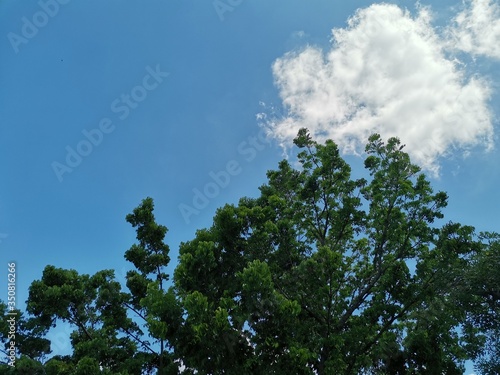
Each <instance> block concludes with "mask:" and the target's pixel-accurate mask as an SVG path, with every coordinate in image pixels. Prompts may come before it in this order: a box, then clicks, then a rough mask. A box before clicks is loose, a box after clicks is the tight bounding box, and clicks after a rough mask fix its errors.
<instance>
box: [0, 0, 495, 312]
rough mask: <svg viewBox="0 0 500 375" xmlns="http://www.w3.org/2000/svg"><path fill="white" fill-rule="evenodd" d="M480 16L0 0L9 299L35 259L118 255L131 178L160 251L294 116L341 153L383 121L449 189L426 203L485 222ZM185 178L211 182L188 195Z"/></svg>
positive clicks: (229, 189) (237, 4) (2, 233)
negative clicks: (152, 218) (157, 232)
mask: <svg viewBox="0 0 500 375" xmlns="http://www.w3.org/2000/svg"><path fill="white" fill-rule="evenodd" d="M44 4H45V5H44ZM54 4H57V6H54ZM231 4H232V5H231ZM349 20H350V21H349ZM499 20H500V6H499V4H498V2H495V1H491V2H488V1H479V0H475V1H473V2H468V1H467V2H465V3H461V2H458V1H439V2H438V1H427V2H420V3H416V2H413V1H395V2H387V3H383V4H382V3H374V2H371V1H355V2H350V3H347V2H340V1H331V0H317V1H314V2H310V1H304V0H302V1H299V0H276V1H273V2H269V1H264V0H254V1H249V0H232V1H230V0H221V1H206V2H200V1H195V0H182V1H181V0H172V1H153V0H152V1H148V2H144V1H142V2H140V1H129V2H123V1H120V2H119V1H106V2H102V1H101V2H99V1H86V2H83V3H82V2H77V1H70V0H65V1H62V0H60V1H58V2H54V1H52V0H50V1H49V0H47V1H44V0H42V1H41V2H37V1H23V2H19V1H14V0H0V35H1V39H0V132H1V133H0V153H1V154H0V172H1V174H2V176H3V183H2V184H1V185H0V241H1V242H0V260H1V261H2V262H3V264H6V263H7V262H8V261H9V260H15V261H16V262H17V269H18V271H17V272H18V300H19V304H20V305H21V306H22V305H23V302H24V300H26V298H27V288H28V286H29V284H30V283H31V282H32V281H33V280H34V279H38V278H40V276H41V272H42V270H43V268H44V267H45V266H46V265H47V264H53V265H56V266H58V267H64V268H74V269H77V270H78V271H79V272H82V273H93V272H95V271H97V270H100V269H105V268H114V269H116V270H117V273H118V274H120V273H121V272H122V270H124V267H127V264H126V262H125V261H124V260H123V253H124V252H125V251H126V250H127V249H128V248H129V247H130V246H131V245H132V244H133V243H134V240H135V233H134V230H133V228H131V227H130V226H129V224H128V223H126V222H125V215H126V214H128V213H130V212H131V211H132V209H133V208H134V207H136V206H137V205H138V204H139V203H140V201H141V200H142V199H143V198H145V197H147V196H151V197H153V198H154V200H155V205H156V216H157V219H158V221H159V222H160V223H162V224H164V225H166V226H167V227H168V228H169V233H168V235H167V242H168V243H169V245H170V247H171V255H172V259H173V262H172V267H171V268H172V269H173V267H174V266H175V262H176V257H177V249H178V244H179V243H180V242H181V241H187V240H189V239H191V238H193V235H194V233H195V231H196V229H199V228H203V227H206V226H209V225H210V223H211V218H212V216H213V214H214V212H215V210H216V208H217V207H220V206H222V205H223V204H225V203H228V202H229V203H235V202H237V200H238V199H239V198H240V197H242V196H256V195H257V193H258V189H257V188H258V186H259V185H261V184H262V183H264V182H265V173H266V171H267V170H269V169H273V168H276V166H277V163H278V161H279V160H281V159H282V157H283V155H284V153H286V154H287V155H290V156H291V157H292V158H293V152H294V151H293V149H290V148H289V146H290V142H291V138H292V137H293V135H295V134H296V130H297V129H298V128H299V127H301V126H307V127H309V128H310V129H311V130H312V132H313V134H314V135H316V136H318V137H319V138H320V139H322V138H321V137H327V138H333V139H334V140H335V141H336V142H338V143H339V144H340V145H341V147H342V149H343V151H344V152H346V155H347V156H346V157H347V158H348V160H349V161H352V163H353V164H354V166H355V169H356V168H358V169H360V166H361V162H362V159H361V158H360V157H359V156H349V155H351V154H356V153H358V154H359V153H360V150H361V146H362V144H363V143H364V142H365V139H366V135H367V134H370V133H372V132H374V131H378V132H380V133H381V134H382V135H383V136H386V137H387V136H391V135H397V136H399V137H400V138H401V139H402V140H403V142H404V143H406V144H407V150H408V152H410V154H411V155H412V157H413V158H414V160H415V161H416V162H418V163H419V164H420V165H422V167H424V168H425V169H426V170H427V171H428V172H429V174H430V175H431V176H433V177H432V181H433V184H434V187H435V189H436V190H445V191H447V192H448V193H449V195H450V200H449V207H448V208H446V210H445V220H452V221H458V222H462V223H466V224H470V225H473V226H475V227H476V228H477V229H478V230H489V231H498V230H499V228H498V220H497V210H498V207H499V203H500V197H499V195H498V186H499V182H500V173H499V172H500V168H498V166H497V164H498V162H497V161H498V160H499V152H498V148H499V147H498V141H497V128H498V114H499V113H500V106H499V104H498V103H499V100H498V99H499V94H498V87H499V84H500V79H499V73H500V50H499V48H500V47H499V46H500V43H499V40H500V21H499ZM33 23H34V26H33ZM36 25H38V27H37V26H36ZM332 29H335V30H336V31H335V32H334V33H333V34H332ZM332 35H333V36H334V37H333V39H332ZM167 73H168V76H167ZM148 76H149V77H148ZM124 108H126V109H124ZM273 108H274V109H273ZM259 113H264V114H265V116H264V117H263V116H257V115H258V114H259ZM100 126H101V128H100ZM95 129H99V130H95ZM103 130H104V131H106V132H104V131H103ZM85 132H89V133H90V134H93V135H89V137H91V138H92V137H94V138H92V140H89V139H88V137H87V136H86V135H85V134H84V133H85ZM89 133H86V134H89ZM99 134H100V135H99ZM263 134H268V136H269V139H270V141H269V142H268V143H264V142H262V140H260V139H259V138H258V137H259V135H260V136H261V138H262V135H263ZM91 141H93V142H94V143H95V144H92V143H91ZM280 145H281V146H280ZM68 147H69V149H71V150H73V151H68ZM68 152H69V153H72V152H77V153H78V152H80V153H81V154H82V155H84V156H80V157H79V158H81V160H79V159H75V156H74V155H73V157H69V158H70V159H68V160H69V161H70V163H71V162H73V164H72V165H73V166H74V167H71V166H69V165H68V160H66V159H67V158H68V156H67V155H68ZM72 158H73V159H72ZM54 163H56V164H54ZM57 163H59V164H57ZM55 165H56V166H57V167H54V166H55ZM63 165H65V166H66V167H63ZM54 168H56V170H55V169H54ZM61 168H62V169H61ZM228 168H229V170H228ZM69 170H71V172H69ZM57 171H59V172H57ZM221 171H227V172H231V173H232V174H229V173H228V174H227V175H226V174H225V173H222V174H221ZM227 172H226V173H227ZM211 173H212V176H213V175H214V174H216V175H219V176H222V175H224V176H229V178H228V179H225V178H223V180H224V181H222V180H221V181H222V182H221V181H219V182H220V184H221V185H224V186H223V187H218V189H215V188H214V185H213V182H214V180H213V177H211ZM221 178H222V177H221ZM193 189H198V190H199V191H203V190H204V189H208V190H207V191H208V192H209V194H211V195H212V197H211V198H209V199H208V200H207V202H201V203H200V202H198V206H199V207H198V208H196V207H195V206H194V205H193V198H194V196H195V195H196V193H195V191H194V190H193ZM217 190H218V191H217ZM183 205H185V206H183ZM186 206H190V207H192V208H193V210H196V213H193V212H194V211H192V212H191V213H192V214H191V215H188V217H187V216H186V213H184V215H183V213H182V211H181V209H180V208H182V207H186ZM202 206H203V207H202ZM5 268H6V267H3V268H1V269H0V277H2V278H5V277H6V275H5V273H6V269H5Z"/></svg>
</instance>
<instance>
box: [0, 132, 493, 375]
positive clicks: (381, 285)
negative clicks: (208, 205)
mask: <svg viewBox="0 0 500 375" xmlns="http://www.w3.org/2000/svg"><path fill="white" fill-rule="evenodd" d="M295 144H296V146H297V147H298V148H299V149H300V153H299V154H298V162H299V164H300V167H299V168H294V167H293V166H292V165H291V164H289V163H288V162H287V161H282V162H281V163H280V164H279V168H278V170H275V171H270V172H268V183H267V184H265V185H263V186H261V187H260V196H259V197H257V198H242V199H241V200H240V201H239V204H238V205H236V206H235V205H226V206H224V207H222V208H220V209H219V210H218V211H217V213H216V215H215V217H214V220H213V225H212V226H211V227H210V228H207V229H202V230H199V231H197V233H196V236H195V238H194V239H192V240H191V241H189V242H185V243H182V244H181V246H180V249H179V263H178V265H177V268H176V269H175V272H174V275H173V280H169V275H168V274H166V272H165V269H166V266H167V265H168V264H169V261H170V258H169V247H168V246H167V245H166V244H165V242H164V238H165V235H166V233H167V228H166V227H164V226H162V225H159V224H157V223H156V221H155V217H154V215H153V210H154V206H153V200H152V199H151V198H146V199H144V200H143V202H142V203H141V204H140V205H139V206H138V207H137V208H136V209H134V210H133V213H131V214H129V215H127V217H126V220H127V221H128V222H129V223H130V224H131V225H132V226H133V227H135V228H136V231H137V241H138V243H137V244H134V245H133V246H132V247H131V248H130V249H129V250H128V251H126V252H125V258H126V259H127V260H128V261H129V262H131V264H132V265H133V267H134V268H133V270H131V271H129V272H128V273H127V280H126V285H127V289H128V290H127V291H124V290H122V287H121V285H120V283H119V282H118V281H117V280H116V279H115V276H114V272H113V271H112V270H103V271H99V272H97V273H96V274H95V275H92V276H90V275H82V274H79V273H78V272H77V271H75V270H64V269H59V268H56V267H54V266H47V267H46V268H45V270H44V272H43V275H42V278H41V279H40V280H36V281H34V282H33V283H32V285H31V287H30V290H29V299H28V301H27V314H26V316H27V318H22V319H21V320H20V321H19V325H18V339H19V346H18V350H19V355H20V357H19V358H18V360H17V366H16V368H15V369H13V368H10V367H9V366H8V365H3V367H1V368H0V373H5V374H68V375H73V374H88V375H91V374H152V373H158V374H179V373H183V374H195V373H196V374H238V375H244V374H279V375H281V374H287V375H289V374H320V375H321V374H372V373H373V374H462V373H463V371H464V368H463V363H464V361H465V360H468V359H473V360H475V361H476V364H477V369H478V372H479V373H482V374H499V373H500V362H499V360H498V358H500V355H499V354H500V340H499V339H498V337H500V335H499V334H500V320H499V311H500V276H499V275H500V274H499V273H498V269H500V236H499V235H497V234H495V233H480V234H476V233H475V231H474V228H472V227H470V226H465V225H461V224H458V223H442V220H441V219H442V218H443V214H442V209H443V208H444V207H445V206H446V204H447V196H446V194H445V193H443V192H437V193H436V192H433V190H432V188H431V185H430V182H429V180H428V179H427V178H426V176H425V175H424V174H423V173H421V172H420V170H419V168H418V167H417V166H415V165H413V164H412V163H411V161H410V158H409V156H408V154H406V153H405V152H404V151H403V146H402V145H401V144H400V142H399V140H398V139H396V138H391V139H389V140H388V141H387V143H384V142H383V141H382V140H381V138H380V136H378V135H373V136H372V137H370V139H369V143H368V145H367V146H366V155H367V156H366V159H365V167H366V169H367V172H368V173H367V176H366V177H367V178H366V179H365V178H360V179H355V178H353V177H352V175H351V168H350V166H349V165H348V164H347V163H346V162H345V160H344V159H343V158H342V157H341V155H340V153H339V150H338V148H337V146H336V145H335V143H334V142H332V141H327V142H326V143H325V144H318V143H316V142H315V141H313V140H312V139H311V138H310V136H309V134H308V132H307V131H306V130H305V129H303V130H301V131H300V132H299V134H298V136H297V138H296V139H295ZM0 307H1V308H2V310H3V312H4V314H3V315H2V316H3V317H4V318H3V320H2V321H0V330H1V332H2V336H1V339H2V341H3V342H4V343H5V344H6V348H7V345H8V340H7V336H6V333H7V331H8V325H7V322H6V318H5V316H6V315H5V310H6V306H5V305H4V304H2V305H0ZM59 322H65V323H67V324H70V325H71V326H72V327H73V328H74V331H73V332H72V334H71V343H72V347H73V353H72V354H71V355H69V356H65V357H60V356H55V357H50V358H49V354H50V342H49V341H48V340H47V339H46V338H45V336H46V334H47V332H48V331H49V330H50V328H51V327H54V326H55V325H56V324H57V323H59ZM48 358H49V359H48Z"/></svg>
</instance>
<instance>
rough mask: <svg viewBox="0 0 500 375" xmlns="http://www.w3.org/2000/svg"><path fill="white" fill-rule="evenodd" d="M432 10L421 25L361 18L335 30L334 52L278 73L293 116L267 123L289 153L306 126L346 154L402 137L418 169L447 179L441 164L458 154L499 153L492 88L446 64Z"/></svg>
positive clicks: (393, 14) (401, 15)
mask: <svg viewBox="0 0 500 375" xmlns="http://www.w3.org/2000/svg"><path fill="white" fill-rule="evenodd" d="M446 45H447V42H446V41H445V39H444V38H442V37H440V36H439V35H438V34H437V33H436V32H435V30H434V28H433V26H432V25H431V14H430V11H429V9H428V8H420V9H419V11H418V14H417V15H416V16H412V15H411V14H410V13H409V12H407V11H404V10H402V9H400V8H399V7H397V6H395V5H389V4H376V5H372V6H370V7H368V8H365V9H359V10H358V11H357V12H356V14H355V15H354V16H353V17H352V18H350V19H349V21H348V26H347V28H343V29H334V30H333V40H332V47H331V49H330V50H329V51H327V52H326V53H325V52H324V51H322V50H320V49H319V48H316V47H312V46H308V47H306V48H305V49H303V50H302V51H301V52H299V53H288V54H286V55H285V56H283V57H282V58H279V59H277V60H276V61H275V63H274V64H273V74H274V78H275V83H276V85H277V87H278V89H279V91H280V96H281V99H282V101H283V105H284V107H285V109H286V111H287V114H286V116H284V117H283V118H281V119H273V121H269V122H268V123H267V127H268V128H269V131H270V132H271V133H272V134H273V136H274V137H275V138H277V139H278V140H279V141H280V142H282V143H283V144H285V145H289V144H291V141H292V139H293V138H294V137H295V136H296V134H297V131H298V129H299V128H301V127H306V128H308V129H309V130H310V131H311V133H312V135H313V136H314V137H315V138H316V139H317V140H319V141H324V140H325V139H327V138H331V139H333V140H334V141H335V142H336V143H337V144H338V145H339V146H340V147H341V148H342V149H343V151H344V152H347V153H357V152H362V150H363V147H364V145H365V143H366V141H367V138H368V136H369V135H370V134H372V133H374V132H378V133H380V134H381V135H382V137H384V138H388V137H391V136H397V137H399V138H400V139H401V140H402V142H403V143H405V144H406V145H407V147H406V148H405V150H406V151H407V152H409V153H410V154H411V156H412V158H413V160H414V162H416V163H418V164H420V165H421V166H422V167H423V168H424V169H426V170H428V171H430V172H431V173H434V174H437V173H438V172H439V165H438V158H439V157H440V156H442V155H445V154H447V153H449V152H450V150H453V149H456V148H460V149H464V150H467V149H468V148H470V147H473V146H477V145H482V146H485V147H486V148H491V147H492V146H493V141H492V139H493V126H492V114H491V112H490V110H489V108H488V101H489V99H490V95H491V89H490V86H489V83H488V82H487V81H485V80H484V79H482V78H481V77H479V76H475V77H472V78H466V76H465V72H464V66H463V65H462V64H460V63H459V62H458V61H457V60H453V59H450V58H449V57H447V54H446V51H445V48H446Z"/></svg>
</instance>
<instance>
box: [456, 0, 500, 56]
mask: <svg viewBox="0 0 500 375" xmlns="http://www.w3.org/2000/svg"><path fill="white" fill-rule="evenodd" d="M453 21H454V22H453V25H452V26H450V27H449V28H448V32H449V37H450V39H451V40H450V42H451V43H452V47H453V48H456V49H459V50H462V51H464V52H467V53H471V54H473V55H484V56H487V57H492V58H496V59H500V5H499V4H498V3H495V2H493V1H491V0H471V1H467V2H466V3H464V9H463V10H462V11H461V12H460V13H458V14H457V16H456V17H455V19H454V20H453Z"/></svg>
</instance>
